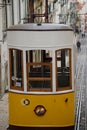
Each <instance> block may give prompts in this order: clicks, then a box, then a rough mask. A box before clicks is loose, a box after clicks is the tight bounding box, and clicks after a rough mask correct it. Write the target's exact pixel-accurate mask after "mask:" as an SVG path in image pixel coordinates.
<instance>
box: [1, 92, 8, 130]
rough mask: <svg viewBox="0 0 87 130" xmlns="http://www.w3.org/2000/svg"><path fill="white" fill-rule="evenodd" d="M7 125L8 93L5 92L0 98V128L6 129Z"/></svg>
mask: <svg viewBox="0 0 87 130" xmlns="http://www.w3.org/2000/svg"><path fill="white" fill-rule="evenodd" d="M7 127H8V93H5V94H4V96H3V98H1V99H0V130H6V129H7Z"/></svg>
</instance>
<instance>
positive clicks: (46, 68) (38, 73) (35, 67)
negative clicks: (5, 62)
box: [26, 50, 52, 91]
mask: <svg viewBox="0 0 87 130" xmlns="http://www.w3.org/2000/svg"><path fill="white" fill-rule="evenodd" d="M26 62H27V88H28V91H37V90H38V91H45V90H47V91H51V88H52V51H47V50H30V51H26Z"/></svg>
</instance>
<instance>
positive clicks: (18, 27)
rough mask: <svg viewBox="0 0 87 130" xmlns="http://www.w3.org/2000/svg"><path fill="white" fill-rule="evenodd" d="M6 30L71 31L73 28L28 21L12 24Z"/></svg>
mask: <svg viewBox="0 0 87 130" xmlns="http://www.w3.org/2000/svg"><path fill="white" fill-rule="evenodd" d="M8 31H73V29H72V28H71V27H69V26H68V25H65V24H54V23H44V24H40V23H37V24H35V23H28V24H18V25H13V26H11V27H9V28H8Z"/></svg>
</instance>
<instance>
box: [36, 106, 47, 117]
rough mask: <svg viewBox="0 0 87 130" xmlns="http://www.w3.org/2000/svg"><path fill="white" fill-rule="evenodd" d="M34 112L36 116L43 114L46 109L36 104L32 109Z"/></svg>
mask: <svg viewBox="0 0 87 130" xmlns="http://www.w3.org/2000/svg"><path fill="white" fill-rule="evenodd" d="M34 112H35V114H36V115H37V116H43V115H44V114H45V112H46V109H45V107H44V106H43V105H37V106H36V107H35V109H34Z"/></svg>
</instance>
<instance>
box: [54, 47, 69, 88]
mask: <svg viewBox="0 0 87 130" xmlns="http://www.w3.org/2000/svg"><path fill="white" fill-rule="evenodd" d="M56 81H57V82H56V85H57V90H60V89H61V90H62V89H69V88H71V50H70V49H61V50H57V51H56Z"/></svg>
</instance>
